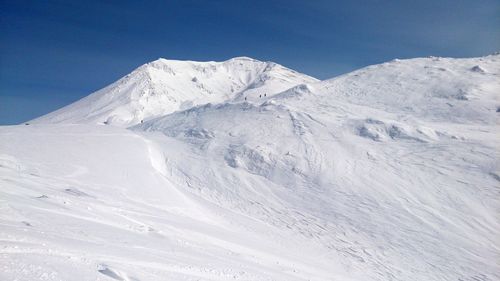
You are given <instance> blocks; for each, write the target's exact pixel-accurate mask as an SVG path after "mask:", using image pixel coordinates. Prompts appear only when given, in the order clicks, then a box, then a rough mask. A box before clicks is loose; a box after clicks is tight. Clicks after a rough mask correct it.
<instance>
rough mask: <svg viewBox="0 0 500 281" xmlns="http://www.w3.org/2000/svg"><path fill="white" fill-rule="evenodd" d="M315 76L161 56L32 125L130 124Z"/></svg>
mask: <svg viewBox="0 0 500 281" xmlns="http://www.w3.org/2000/svg"><path fill="white" fill-rule="evenodd" d="M315 81H317V80H316V79H315V78H312V77H310V76H307V75H305V74H301V73H298V72H296V71H293V70H291V69H288V68H286V67H283V66H281V65H279V64H276V63H273V62H261V61H258V60H254V59H251V58H247V57H238V58H233V59H230V60H227V61H224V62H194V61H176V60H166V59H158V60H156V61H153V62H150V63H147V64H145V65H142V66H140V67H139V68H137V69H136V70H134V71H133V72H132V73H130V74H129V75H127V76H125V77H123V78H121V79H120V80H118V81H117V82H115V83H113V84H111V85H109V86H108V87H106V88H104V89H102V90H99V91H97V92H95V93H93V94H91V95H89V96H87V97H85V98H83V99H81V100H79V101H77V102H75V103H73V104H71V105H68V106H66V107H64V108H62V109H60V110H57V111H55V112H52V113H50V114H48V115H45V116H42V117H40V118H37V119H35V120H33V121H31V122H32V123H90V124H103V123H106V124H113V125H115V126H122V127H128V126H131V125H135V124H138V123H140V122H141V120H148V119H151V118H154V117H158V116H163V115H165V114H168V113H171V112H174V111H176V110H179V109H186V108H189V107H192V106H194V105H198V104H205V103H209V102H211V103H218V102H222V101H226V100H231V99H236V100H242V99H244V98H245V97H247V99H248V98H255V97H256V96H258V95H262V96H263V95H266V96H267V95H272V94H274V93H278V92H281V91H284V90H286V89H288V88H290V87H293V86H295V85H297V84H301V83H312V82H315Z"/></svg>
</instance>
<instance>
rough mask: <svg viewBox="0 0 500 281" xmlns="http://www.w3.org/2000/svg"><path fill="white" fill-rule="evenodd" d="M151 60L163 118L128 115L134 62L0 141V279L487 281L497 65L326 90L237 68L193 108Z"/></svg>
mask: <svg viewBox="0 0 500 281" xmlns="http://www.w3.org/2000/svg"><path fill="white" fill-rule="evenodd" d="M241 60H243V61H244V62H245V63H242V65H240V66H241V68H239V69H238V68H237V67H236V66H234V65H233V64H235V63H236V64H237V65H239V63H237V62H238V61H241ZM152 64H156V65H157V66H158V65H161V66H162V67H159V69H160V70H158V71H160V72H161V73H164V71H165V72H168V71H166V70H164V68H167V69H176V70H175V71H174V72H175V73H177V74H176V75H177V76H179V79H180V80H179V81H180V82H179V85H177V84H176V83H175V77H174V75H173V74H172V76H171V77H170V76H169V77H170V78H169V79H172V80H171V81H170V80H169V82H168V83H166V82H165V83H164V84H162V85H167V84H168V85H169V86H168V87H167V86H165V88H162V89H167V88H168V89H169V90H168V93H169V94H172V95H173V93H176V94H179V96H176V97H178V99H177V100H176V101H178V103H175V106H173V107H172V108H170V109H169V110H167V111H165V112H163V111H162V110H163V109H164V108H163V107H161V108H155V107H154V103H150V104H148V107H147V108H148V111H142V112H148V113H147V114H146V113H143V114H145V115H139V114H138V115H137V116H135V115H133V114H132V112H133V110H132V108H139V107H136V106H138V104H140V103H139V102H137V100H148V99H141V98H139V99H133V100H130V99H129V97H130V96H129V95H128V94H129V93H141V92H142V89H144V88H140V87H142V86H140V87H138V88H137V89H141V90H137V91H136V90H135V89H136V86H137V85H144V84H147V83H151V82H150V81H149V82H147V81H143V80H141V79H140V78H139V76H136V74H137V73H136V72H140V70H141V69H143V68H150V67H151V66H150V65H145V66H143V67H141V68H139V69H138V70H136V71H135V72H134V73H136V74H134V73H133V74H131V75H129V76H127V77H125V78H123V80H124V81H127V82H126V83H130V84H127V85H129V86H128V88H127V90H126V91H125V90H123V92H126V93H127V94H124V95H119V94H116V96H115V98H113V97H112V96H113V95H112V94H108V93H110V92H112V91H118V88H119V87H118V84H119V82H117V83H115V84H113V85H111V86H110V88H107V89H108V90H109V89H113V90H109V91H108V90H106V89H103V90H102V91H103V92H102V93H101V94H99V92H97V93H95V94H93V95H91V96H89V97H87V98H85V99H83V100H81V101H79V102H77V103H75V104H73V105H70V106H68V107H66V108H64V109H62V110H59V111H56V112H55V113H52V114H49V115H47V116H45V117H42V118H40V119H37V121H38V122H35V123H38V124H34V125H30V126H10V127H1V128H0V180H1V181H2V189H0V198H1V199H2V201H1V206H0V207H1V208H2V212H1V213H0V223H1V228H0V241H2V247H1V248H0V263H1V264H5V265H6V266H4V267H2V269H0V279H5V280H10V279H16V278H17V279H19V280H37V279H41V280H69V279H72V280H74V279H76V280H415V281H416V280H483V281H487V280H488V281H489V280H497V279H500V274H499V272H500V266H499V265H498V263H497V262H496V261H497V260H498V259H499V257H500V244H499V241H498V233H499V232H500V223H499V221H498V219H497V213H498V210H499V209H500V197H499V192H498V191H499V190H500V170H499V167H500V166H499V159H500V157H499V156H500V155H499V154H500V152H499V149H498V144H497V143H498V136H499V133H500V126H499V124H498V116H499V114H500V113H499V111H500V100H499V99H500V95H499V94H498V93H500V56H499V55H492V56H486V57H481V58H470V59H451V58H420V59H411V60H395V61H391V62H388V63H384V64H381V65H374V66H370V67H366V68H363V69H360V70H358V71H354V72H352V73H348V74H346V75H343V76H340V77H336V78H333V79H330V80H326V81H317V80H315V79H313V78H309V77H307V76H304V75H301V74H298V73H294V72H292V71H290V70H287V69H286V68H283V67H281V66H278V65H275V64H270V63H261V62H258V61H254V60H251V59H246V58H245V59H242V58H237V59H234V60H229V61H227V62H223V63H206V64H207V65H215V66H214V67H215V69H217V70H216V71H215V70H214V73H217V74H212V75H213V76H210V77H212V78H207V77H208V76H202V75H201V74H199V73H204V71H203V70H201V71H199V72H196V73H197V74H196V77H197V79H196V80H198V81H203V84H204V85H205V86H206V88H207V89H212V92H213V94H206V95H204V94H203V93H202V92H200V91H199V89H198V88H196V87H194V88H193V91H192V92H181V91H180V90H179V91H177V90H176V91H174V90H171V89H173V88H175V89H191V88H189V87H191V86H192V85H191V84H190V83H193V81H192V79H193V78H192V76H193V75H192V74H187V73H188V72H189V73H191V71H192V68H193V65H195V64H197V63H192V62H178V64H177V63H174V62H172V61H168V62H166V61H159V62H153V63H152ZM225 64H230V65H231V66H230V67H229V66H228V67H227V69H231V73H232V74H231V75H226V74H227V73H225V71H226V70H222V69H226V68H224V67H223V66H222V65H225ZM165 65H168V67H165ZM179 65H181V66H182V67H181V66H179ZM249 65H252V66H251V67H250V66H249ZM257 65H258V66H259V67H256V66H257ZM269 65H272V67H271V69H268V70H265V69H266V68H268V67H269ZM146 66H147V67H146ZM184 67H187V68H188V69H190V70H189V71H186V72H182V71H181V70H180V69H183V68H184ZM154 69H157V68H156V67H155V68H154ZM210 69H211V68H210ZM235 69H238V70H237V71H236V70H235ZM249 69H252V70H251V71H250V70H249ZM247 70H248V71H249V72H247ZM206 71H208V70H206ZM154 72H155V70H153V71H152V73H154ZM223 72H224V74H221V73H223ZM180 73H184V74H182V75H181V74H180ZM249 73H251V74H249ZM190 75H191V76H190ZM207 75H208V74H207ZM158 76H162V77H164V76H165V75H163V74H162V75H158ZM215 76H217V77H219V76H221V77H222V76H223V77H224V78H220V79H219V78H215ZM229 76H230V77H233V78H231V79H229V80H231V81H237V82H235V83H236V84H234V85H233V84H231V83H229V84H228V83H226V82H227V81H228V79H227V77H229ZM131 77H135V78H134V79H136V80H134V81H135V82H133V83H132V82H130V81H132V78H131ZM144 77H149V76H144ZM234 77H239V78H238V79H236V78H234ZM243 77H249V78H248V79H246V80H245V79H243ZM262 77H267V78H262ZM127 79H129V80H127ZM144 79H146V80H147V78H144ZM162 79H164V78H162ZM165 79H166V78H165ZM152 80H154V79H152ZM156 81H158V80H156ZM209 81H212V82H213V83H212V84H211V82H210V83H209ZM220 81H224V82H220ZM242 81H246V82H242ZM151 85H153V84H151ZM154 85H158V84H154ZM185 85H189V86H185ZM209 85H210V86H209ZM229 85H233V86H234V88H233V90H234V91H231V86H229ZM238 85H239V86H238ZM160 88H161V87H160ZM115 89H116V90H115ZM151 92H155V93H158V92H159V91H157V90H156V88H155V89H152V90H151ZM116 93H119V92H116ZM162 93H163V92H162ZM181 93H182V94H185V96H182V97H184V98H185V100H184V101H183V102H181V101H180V100H181V98H180V97H181ZM194 93H196V94H194ZM261 93H266V96H265V97H264V96H263V97H260V98H259V95H261ZM138 95H139V96H140V94H138ZM196 95H200V96H201V97H200V98H196V99H193V96H196ZM104 97H106V99H107V100H106V99H104ZM122 97H125V98H123V100H122V99H121V98H122ZM196 97H198V96H196ZM207 97H210V98H212V97H213V100H210V99H209V98H207ZM244 97H247V99H246V100H245V99H244ZM205 98H207V99H205ZM84 101H85V102H84ZM104 101H106V102H104ZM185 101H188V102H185ZM208 101H210V102H211V104H204V103H206V102H208ZM183 103H184V105H183ZM86 104H87V105H86ZM98 104H102V105H103V106H102V107H100V106H98ZM104 104H105V105H104ZM165 104H167V103H165ZM172 104H174V103H172ZM113 106H116V107H113ZM104 108H106V109H104ZM144 108H146V107H144ZM118 109H119V110H118ZM84 112H85V113H84ZM62 116H65V117H62ZM112 116H115V117H112ZM131 116H134V117H131ZM145 116H147V117H145ZM104 117H106V118H107V119H105V118H104ZM143 117H144V119H145V121H144V123H140V120H141V118H143ZM103 119H105V120H106V121H108V123H110V124H111V125H117V126H101V125H99V124H102V121H101V120H103ZM45 123H49V124H45ZM57 123H63V124H57ZM66 123H85V124H66ZM134 124H135V125H134ZM132 125H134V126H132ZM126 126H131V127H129V128H128V129H126V128H122V127H126Z"/></svg>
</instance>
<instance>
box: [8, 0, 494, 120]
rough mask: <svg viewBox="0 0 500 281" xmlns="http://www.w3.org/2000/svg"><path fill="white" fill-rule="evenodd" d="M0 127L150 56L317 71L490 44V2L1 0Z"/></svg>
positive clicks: (485, 49) (470, 52)
mask: <svg viewBox="0 0 500 281" xmlns="http://www.w3.org/2000/svg"><path fill="white" fill-rule="evenodd" d="M0 3H1V4H0V124H15V123H19V122H23V121H26V120H29V119H31V118H34V117H37V116H39V115H42V114H45V113H48V112H50V111H52V110H55V109H57V108H59V107H61V106H63V105H66V104H68V103H70V102H73V101H75V100H77V99H79V98H81V97H83V96H86V95H88V94H90V93H91V92H93V91H95V90H98V89H100V88H102V87H104V86H106V85H108V84H110V83H112V82H114V81H115V80H117V79H118V78H120V77H121V76H124V75H126V74H127V73H129V72H130V71H132V70H133V69H134V68H136V67H137V66H139V65H141V64H143V63H146V62H148V61H151V60H154V59H157V58H159V57H163V58H167V59H168V58H171V59H190V60H201V61H204V60H226V59H228V58H231V57H235V56H249V57H253V58H256V59H260V60H270V61H275V62H278V63H280V64H283V65H285V66H287V67H290V68H293V69H295V70H298V71H300V72H303V73H307V74H309V75H312V76H315V77H317V78H320V79H325V78H330V77H333V76H336V75H339V74H342V73H345V72H348V71H351V70H354V69H357V68H360V67H363V66H366V65H370V64H375V63H380V62H384V61H387V60H391V59H393V58H410V57H421V56H429V55H434V56H452V57H472V56H481V55H487V54H490V53H493V52H495V51H498V50H500V32H499V30H500V28H499V27H500V16H499V15H500V0H495V1H493V0H475V1H462V0H453V1H451V0H443V1H439V0H433V1H427V0H420V1H418V0H415V1H409V0H399V1H390V0H387V1H380V0H364V1H355V0H351V1H333V0H331V1H322V0H314V1H313V0H310V1H308V0H304V1H293V0H288V1H272V0H267V1H259V0H252V1H237V0H232V1H224V0H220V1H217V0H212V1H201V0H199V1H190V0H179V1H126V0H122V1H51V0H46V1H21V0H15V1H4V0H0Z"/></svg>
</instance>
